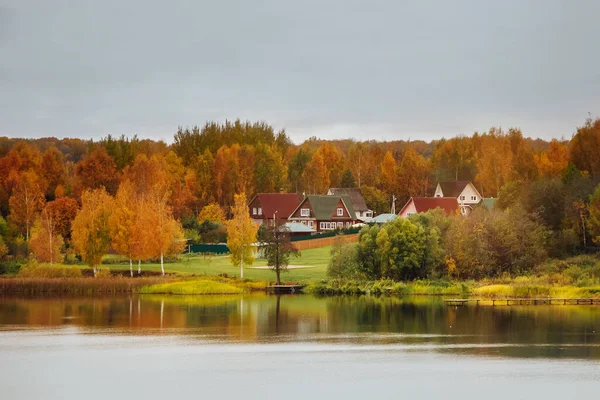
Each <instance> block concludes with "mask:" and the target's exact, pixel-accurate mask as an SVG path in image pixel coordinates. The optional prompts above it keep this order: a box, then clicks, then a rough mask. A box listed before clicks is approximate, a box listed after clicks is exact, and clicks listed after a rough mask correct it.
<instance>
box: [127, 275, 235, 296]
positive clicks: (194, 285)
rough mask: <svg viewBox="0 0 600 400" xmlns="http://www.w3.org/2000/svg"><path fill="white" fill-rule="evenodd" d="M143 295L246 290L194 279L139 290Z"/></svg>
mask: <svg viewBox="0 0 600 400" xmlns="http://www.w3.org/2000/svg"><path fill="white" fill-rule="evenodd" d="M139 293H142V294H182V295H188V294H239V293H244V289H242V288H239V287H235V286H233V285H230V284H228V283H224V282H218V281H215V280H210V279H194V280H189V281H181V282H170V283H159V284H155V285H150V286H144V287H142V288H141V289H140V290H139Z"/></svg>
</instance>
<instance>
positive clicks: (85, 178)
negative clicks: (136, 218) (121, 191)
mask: <svg viewBox="0 0 600 400" xmlns="http://www.w3.org/2000/svg"><path fill="white" fill-rule="evenodd" d="M75 175H76V180H77V189H78V193H79V192H81V191H83V190H85V189H99V188H101V187H103V188H105V189H106V191H107V192H108V193H110V194H115V192H116V191H117V187H118V186H119V175H118V173H117V166H116V164H115V161H114V160H113V159H112V158H111V157H110V156H109V155H108V153H107V152H106V149H105V148H104V147H103V146H98V147H96V148H95V149H94V150H92V151H91V153H90V154H89V155H88V156H87V157H85V158H84V159H83V160H81V161H80V162H78V163H77V165H76V166H75Z"/></svg>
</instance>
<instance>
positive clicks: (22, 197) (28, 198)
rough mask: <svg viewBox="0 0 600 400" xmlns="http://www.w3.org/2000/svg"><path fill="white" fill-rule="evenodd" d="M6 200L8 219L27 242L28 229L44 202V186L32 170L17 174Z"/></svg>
mask: <svg viewBox="0 0 600 400" xmlns="http://www.w3.org/2000/svg"><path fill="white" fill-rule="evenodd" d="M8 202H9V208H10V215H9V220H10V221H11V222H12V223H13V224H15V225H16V226H17V228H18V229H19V231H20V232H21V233H23V234H24V235H25V239H26V240H27V242H29V231H30V229H31V227H32V226H33V223H34V221H35V219H36V218H37V216H38V214H39V213H40V211H41V210H42V208H44V204H45V203H46V199H45V198H44V188H43V185H42V183H41V181H40V178H39V176H38V175H37V174H36V173H35V172H33V171H29V172H24V173H21V174H19V175H18V177H17V179H16V184H15V187H14V189H13V193H12V195H11V196H10V199H9V201H8Z"/></svg>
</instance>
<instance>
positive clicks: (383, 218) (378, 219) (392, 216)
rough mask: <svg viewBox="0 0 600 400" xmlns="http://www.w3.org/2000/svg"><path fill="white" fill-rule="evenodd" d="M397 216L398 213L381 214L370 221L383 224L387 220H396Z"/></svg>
mask: <svg viewBox="0 0 600 400" xmlns="http://www.w3.org/2000/svg"><path fill="white" fill-rule="evenodd" d="M396 217H397V215H396V214H379V215H378V216H376V217H375V218H371V220H370V221H369V223H374V224H380V225H381V224H385V223H387V222H390V221H393V220H395V219H396Z"/></svg>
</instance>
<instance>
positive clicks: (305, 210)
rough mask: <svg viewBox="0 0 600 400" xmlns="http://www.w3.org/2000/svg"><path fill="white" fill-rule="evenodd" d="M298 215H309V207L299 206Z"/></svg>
mask: <svg viewBox="0 0 600 400" xmlns="http://www.w3.org/2000/svg"><path fill="white" fill-rule="evenodd" d="M300 216H301V217H310V208H301V209H300Z"/></svg>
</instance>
